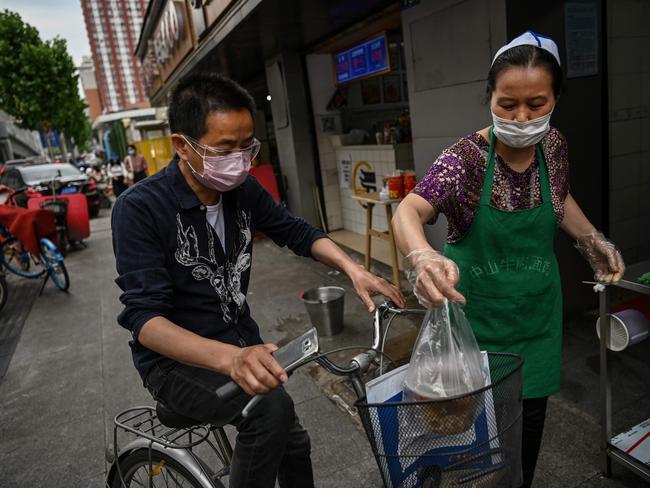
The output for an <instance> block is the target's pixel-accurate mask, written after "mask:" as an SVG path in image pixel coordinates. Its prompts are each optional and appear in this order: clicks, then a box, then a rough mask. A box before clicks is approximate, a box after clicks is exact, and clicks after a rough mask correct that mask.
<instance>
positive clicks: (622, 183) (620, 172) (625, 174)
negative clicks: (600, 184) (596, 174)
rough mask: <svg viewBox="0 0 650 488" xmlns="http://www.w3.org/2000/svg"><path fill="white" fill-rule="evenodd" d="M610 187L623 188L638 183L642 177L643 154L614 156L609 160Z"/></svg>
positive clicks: (614, 188) (611, 188)
mask: <svg viewBox="0 0 650 488" xmlns="http://www.w3.org/2000/svg"><path fill="white" fill-rule="evenodd" d="M609 174H610V175H611V176H610V179H609V189H610V190H621V189H623V188H626V187H629V186H632V185H636V184H638V183H639V182H640V181H639V180H640V179H641V154H640V153H632V154H625V155H623V156H614V157H612V158H611V159H610V160H609Z"/></svg>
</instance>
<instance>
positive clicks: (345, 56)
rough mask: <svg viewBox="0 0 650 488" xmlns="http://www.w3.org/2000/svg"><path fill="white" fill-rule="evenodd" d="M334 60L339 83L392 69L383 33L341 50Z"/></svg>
mask: <svg viewBox="0 0 650 488" xmlns="http://www.w3.org/2000/svg"><path fill="white" fill-rule="evenodd" d="M334 61H335V64H336V82H337V83H345V82H346V81H351V80H354V79H357V78H362V77H364V76H369V75H373V74H377V73H384V72H386V71H388V70H389V69H390V65H389V62H388V49H387V47H386V36H385V35H384V34H381V35H379V36H377V37H374V38H372V39H370V40H368V41H365V42H364V43H362V44H359V45H357V46H354V47H352V48H350V49H347V50H345V51H343V52H340V53H338V54H336V55H335V56H334Z"/></svg>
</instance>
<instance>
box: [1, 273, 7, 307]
mask: <svg viewBox="0 0 650 488" xmlns="http://www.w3.org/2000/svg"><path fill="white" fill-rule="evenodd" d="M8 294H9V288H7V280H6V278H5V277H4V275H3V274H0V310H2V308H3V307H4V306H5V303H7V295H8Z"/></svg>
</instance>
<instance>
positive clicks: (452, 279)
mask: <svg viewBox="0 0 650 488" xmlns="http://www.w3.org/2000/svg"><path fill="white" fill-rule="evenodd" d="M404 261H405V262H406V278H407V279H408V280H409V283H411V285H412V286H413V293H414V294H415V296H416V297H417V299H418V301H419V302H420V305H422V306H423V307H426V308H429V309H430V308H433V307H437V306H439V305H441V304H442V303H443V302H444V299H445V298H447V299H448V300H450V301H452V302H461V303H463V304H464V303H465V297H464V296H463V295H461V294H460V293H458V291H457V290H456V288H455V287H456V285H457V284H458V266H456V263H454V262H453V261H452V260H451V259H449V258H446V257H445V256H443V255H442V254H440V253H439V252H438V251H435V250H433V249H416V250H414V251H411V252H410V253H409V254H408V256H406V257H405V258H404Z"/></svg>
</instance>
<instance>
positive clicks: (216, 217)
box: [205, 198, 226, 252]
mask: <svg viewBox="0 0 650 488" xmlns="http://www.w3.org/2000/svg"><path fill="white" fill-rule="evenodd" d="M222 202H223V200H222V199H221V198H219V203H217V204H216V205H206V206H205V209H206V212H205V218H206V219H208V223H209V224H210V225H211V226H212V228H213V229H214V230H215V232H216V233H217V236H219V242H221V248H222V249H223V252H226V240H225V225H224V218H223V204H222Z"/></svg>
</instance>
